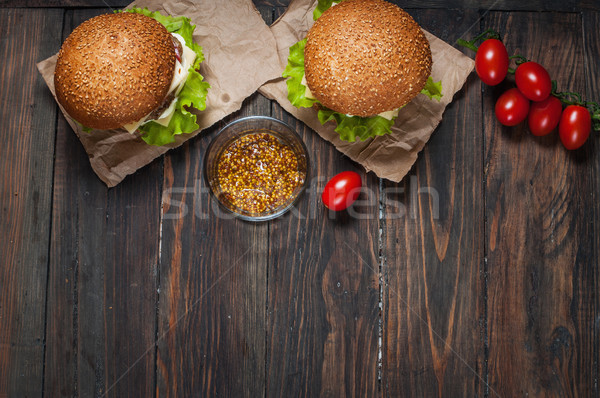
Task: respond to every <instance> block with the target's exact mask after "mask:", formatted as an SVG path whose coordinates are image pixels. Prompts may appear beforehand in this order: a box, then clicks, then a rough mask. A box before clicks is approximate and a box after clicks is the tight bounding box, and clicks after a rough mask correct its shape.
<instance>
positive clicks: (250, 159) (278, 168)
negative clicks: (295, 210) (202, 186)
mask: <svg viewBox="0 0 600 398" xmlns="http://www.w3.org/2000/svg"><path fill="white" fill-rule="evenodd" d="M298 165H299V161H298V157H297V155H296V153H295V152H294V150H293V149H292V148H290V147H289V146H288V145H285V144H284V143H282V142H281V141H280V140H278V139H277V138H276V137H274V136H273V135H271V134H269V133H263V132H254V133H249V134H246V135H244V136H242V137H240V138H239V139H237V140H235V141H233V142H231V143H230V144H229V145H228V146H227V147H226V148H225V149H224V150H223V152H222V153H221V155H220V157H219V160H218V162H217V177H218V181H219V185H220V187H221V194H222V195H223V196H224V197H225V199H226V200H227V201H229V202H230V203H232V204H233V205H234V206H235V207H237V208H239V209H240V210H242V211H243V212H246V213H250V214H261V213H266V212H271V211H273V210H275V209H277V208H279V207H280V206H283V205H286V204H288V203H289V202H290V199H291V198H292V197H293V195H294V191H295V190H296V188H298V187H301V186H302V185H303V184H304V179H305V178H306V173H305V171H303V170H300V168H299V167H298Z"/></svg>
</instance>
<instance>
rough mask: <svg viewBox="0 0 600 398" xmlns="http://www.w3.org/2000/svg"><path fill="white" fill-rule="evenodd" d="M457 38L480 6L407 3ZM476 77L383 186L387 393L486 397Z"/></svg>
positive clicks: (430, 26) (428, 25) (433, 27)
mask: <svg viewBox="0 0 600 398" xmlns="http://www.w3.org/2000/svg"><path fill="white" fill-rule="evenodd" d="M409 12H410V13H411V14H412V15H413V16H414V17H415V18H416V20H417V21H418V22H419V23H420V24H421V25H422V26H423V27H424V28H425V29H427V30H430V31H431V32H432V33H434V34H436V35H438V36H439V37H441V38H442V39H444V40H445V41H447V42H449V43H453V42H455V41H456V39H458V38H459V37H461V35H463V34H466V36H467V37H468V36H469V35H470V34H475V33H468V31H469V29H470V28H471V27H472V26H473V25H475V26H476V27H475V30H477V31H478V30H479V26H478V24H477V19H478V18H479V15H478V13H476V12H473V11H464V12H451V11H444V10H430V11H416V10H409ZM480 101H481V93H480V83H479V81H478V80H477V79H475V78H474V76H472V78H471V79H469V80H468V81H467V84H466V85H465V87H464V88H463V89H462V91H460V92H459V93H458V94H457V96H456V98H455V99H454V102H453V103H452V104H451V105H450V106H449V107H448V108H447V110H446V112H445V113H444V118H443V123H442V124H441V125H440V126H439V127H438V128H437V129H436V131H435V132H434V134H433V136H432V138H431V140H430V141H429V143H428V145H427V146H426V148H425V149H424V150H423V152H422V153H421V154H420V157H419V159H418V161H417V162H416V164H415V165H414V167H413V169H412V170H411V172H410V173H409V175H408V176H407V177H406V178H405V179H404V181H403V182H402V183H400V184H392V183H388V182H386V183H385V184H384V185H383V189H384V190H383V196H382V199H383V202H382V203H383V205H384V212H383V219H382V230H383V244H382V247H383V249H382V250H383V256H384V263H383V277H384V283H385V284H384V288H383V353H384V354H383V364H382V366H383V368H382V388H383V391H384V395H385V396H392V397H393V396H423V397H425V396H426V397H432V396H440V397H441V396H484V395H486V394H487V388H486V385H485V356H484V352H485V340H484V336H485V329H484V326H485V325H484V323H483V322H482V321H483V319H484V314H485V312H484V311H485V302H484V299H485V296H484V286H485V285H484V280H483V278H482V271H483V263H484V241H483V206H482V198H483V185H482V177H483V169H482V158H481V148H482V146H483V141H482V135H481V130H480V126H481V113H480V110H479V109H478V105H479V103H480Z"/></svg>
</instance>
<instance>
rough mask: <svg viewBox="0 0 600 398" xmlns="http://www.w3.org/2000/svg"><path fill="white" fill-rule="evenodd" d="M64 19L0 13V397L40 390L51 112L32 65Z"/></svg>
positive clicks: (50, 14)
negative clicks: (24, 26) (0, 134)
mask: <svg viewBox="0 0 600 398" xmlns="http://www.w3.org/2000/svg"><path fill="white" fill-rule="evenodd" d="M61 21H62V12H60V11H59V10H56V11H50V12H48V11H47V10H46V11H43V10H15V9H2V10H0V35H1V37H2V42H1V44H0V57H1V59H3V60H9V62H2V64H1V65H0V120H2V122H3V123H2V145H1V146H0V180H1V181H2V183H1V184H0V203H2V205H1V206H0V236H2V239H1V240H0V250H1V252H2V258H1V259H0V396H11V397H13V396H21V397H23V396H32V395H39V394H40V393H41V391H42V375H43V350H44V317H45V300H46V275H47V268H48V234H49V231H50V201H51V197H52V196H51V195H52V165H53V154H54V127H53V125H54V123H55V120H56V109H55V107H54V106H53V100H52V98H51V96H49V95H47V93H46V92H45V91H44V90H45V85H44V83H43V80H42V79H41V76H40V75H39V74H38V73H37V70H36V67H35V64H36V63H37V62H38V61H40V60H42V59H44V58H46V57H48V56H50V54H51V51H52V46H53V45H54V44H55V43H56V41H57V39H58V38H59V37H60V26H61ZM24 23H26V24H28V28H27V29H23V24H24Z"/></svg>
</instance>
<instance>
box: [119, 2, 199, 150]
mask: <svg viewBox="0 0 600 398" xmlns="http://www.w3.org/2000/svg"><path fill="white" fill-rule="evenodd" d="M124 11H126V12H135V13H139V14H143V15H146V16H148V17H151V18H154V19H156V20H157V21H158V22H160V23H161V24H162V25H163V26H164V27H165V28H166V29H167V31H168V32H169V33H177V34H179V35H180V36H181V37H183V39H184V40H185V44H186V46H188V47H189V48H191V49H192V50H193V51H194V52H195V53H196V60H195V61H194V65H192V66H190V69H189V75H188V78H187V80H186V81H185V84H184V86H183V88H182V90H181V92H180V93H179V95H178V96H177V105H176V106H175V113H174V114H173V118H172V119H171V122H170V123H169V126H168V127H165V126H162V125H160V124H158V123H156V122H152V121H151V122H148V123H146V124H144V125H142V126H140V128H139V131H140V132H141V133H142V139H143V140H144V141H145V142H146V143H148V144H150V145H159V146H161V145H166V144H170V143H172V142H174V141H175V135H178V134H189V133H192V132H194V131H196V130H197V129H198V128H199V126H198V124H197V123H196V115H194V114H193V113H191V112H189V110H188V109H187V108H186V107H191V108H196V109H197V110H199V111H203V110H204V109H206V96H207V95H208V89H209V88H210V84H208V83H207V82H205V81H203V80H204V77H202V75H201V74H200V73H198V72H197V69H199V68H200V63H201V62H202V61H204V54H203V53H202V47H201V46H200V45H198V44H197V43H194V40H193V37H192V35H193V33H194V29H196V25H193V24H191V20H190V19H189V18H186V17H183V16H179V17H171V16H165V15H162V14H161V13H159V12H158V11H155V12H152V11H150V10H148V9H147V8H138V7H133V8H131V9H127V10H124Z"/></svg>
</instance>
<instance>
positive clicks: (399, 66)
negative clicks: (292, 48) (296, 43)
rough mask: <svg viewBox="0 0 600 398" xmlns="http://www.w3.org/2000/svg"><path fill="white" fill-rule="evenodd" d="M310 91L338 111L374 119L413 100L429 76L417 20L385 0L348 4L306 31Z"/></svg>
mask: <svg viewBox="0 0 600 398" xmlns="http://www.w3.org/2000/svg"><path fill="white" fill-rule="evenodd" d="M307 39H308V40H307V43H306V48H305V51H304V68H305V74H306V81H307V84H308V88H309V89H310V91H311V92H312V94H313V96H315V97H316V98H317V99H318V100H319V102H321V104H323V105H324V106H326V107H327V108H330V109H332V110H334V111H336V112H340V113H344V114H348V115H354V116H362V117H368V116H374V115H377V114H379V113H381V112H385V111H391V110H393V109H396V108H399V107H401V106H403V105H405V104H406V103H408V102H409V101H410V100H412V99H413V98H414V97H415V96H416V95H417V94H418V93H419V92H420V91H421V90H422V89H423V87H424V86H425V83H426V81H427V78H428V77H429V76H430V74H431V62H432V61H431V49H430V48H429V42H428V41H427V39H426V38H425V35H424V34H423V32H422V31H421V28H420V27H419V25H418V24H417V23H416V22H415V20H414V19H413V18H412V17H411V16H410V15H409V14H408V13H406V12H405V11H404V10H402V9H401V8H399V7H398V6H396V5H394V4H391V3H388V2H386V1H383V0H346V1H343V2H341V3H339V4H338V5H336V6H333V7H331V8H330V9H328V10H327V11H325V12H324V13H323V15H321V17H320V18H319V19H317V21H316V22H315V24H314V25H313V27H312V28H311V29H310V31H309V32H308V36H307Z"/></svg>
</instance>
